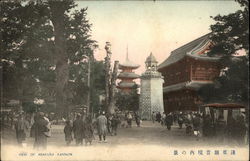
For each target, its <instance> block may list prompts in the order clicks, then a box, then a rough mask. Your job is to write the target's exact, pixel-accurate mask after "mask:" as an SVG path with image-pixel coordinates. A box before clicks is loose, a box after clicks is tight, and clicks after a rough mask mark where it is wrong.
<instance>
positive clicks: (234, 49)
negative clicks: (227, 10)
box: [199, 0, 249, 104]
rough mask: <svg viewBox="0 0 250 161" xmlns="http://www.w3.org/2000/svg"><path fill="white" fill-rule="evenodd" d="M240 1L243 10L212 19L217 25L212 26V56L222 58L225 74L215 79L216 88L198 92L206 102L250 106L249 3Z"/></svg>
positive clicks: (222, 73) (221, 62)
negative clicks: (234, 103)
mask: <svg viewBox="0 0 250 161" xmlns="http://www.w3.org/2000/svg"><path fill="white" fill-rule="evenodd" d="M237 2H238V3H240V5H241V6H242V7H243V9H242V10H238V11H236V12H235V13H231V14H229V15H225V16H221V15H218V16H216V17H213V18H214V20H215V21H216V23H215V24H213V25H211V30H212V34H211V40H212V41H213V48H212V49H211V51H210V52H209V54H210V56H214V55H216V54H219V55H220V56H221V59H220V62H219V63H220V64H221V65H222V72H221V75H220V76H219V77H218V78H216V80H215V85H207V86H204V87H203V88H201V89H200V90H199V93H200V95H201V96H202V98H203V99H204V102H239V103H244V104H248V91H249V86H248V83H249V79H248V69H249V41H248V40H249V1H247V0H237ZM239 53H240V55H239ZM242 53H244V54H242ZM237 54H238V55H237Z"/></svg>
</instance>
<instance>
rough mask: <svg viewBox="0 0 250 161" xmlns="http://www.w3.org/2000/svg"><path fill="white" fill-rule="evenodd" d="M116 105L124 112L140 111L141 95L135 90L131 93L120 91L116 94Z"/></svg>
mask: <svg viewBox="0 0 250 161" xmlns="http://www.w3.org/2000/svg"><path fill="white" fill-rule="evenodd" d="M115 105H116V106H117V107H118V108H119V109H120V110H122V111H124V110H130V111H137V110H138V109H139V95H138V93H137V89H136V88H134V89H132V90H131V91H130V92H123V91H119V92H118V93H117V94H116V103H115Z"/></svg>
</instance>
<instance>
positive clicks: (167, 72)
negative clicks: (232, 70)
mask: <svg viewBox="0 0 250 161" xmlns="http://www.w3.org/2000/svg"><path fill="white" fill-rule="evenodd" d="M211 45H212V43H211V40H209V34H207V35H204V36H202V37H200V38H198V39H196V40H193V41H191V42H189V43H187V44H185V45H183V46H181V47H179V48H177V49H176V50H174V51H172V52H171V54H170V56H169V57H168V58H167V59H166V60H165V61H164V62H163V63H161V64H160V65H159V66H158V71H159V72H161V73H162V75H163V77H164V84H163V99H164V111H165V112H166V113H169V112H172V111H196V110H198V106H199V104H201V103H202V101H201V98H200V97H199V95H198V94H197V90H198V89H199V88H200V87H202V86H203V85H205V84H208V83H213V80H214V78H215V77H216V76H219V74H220V66H219V64H218V60H219V57H209V56H207V54H206V53H207V52H208V51H209V48H210V47H211Z"/></svg>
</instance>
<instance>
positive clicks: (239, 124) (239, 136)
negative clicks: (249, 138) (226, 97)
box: [234, 114, 246, 145]
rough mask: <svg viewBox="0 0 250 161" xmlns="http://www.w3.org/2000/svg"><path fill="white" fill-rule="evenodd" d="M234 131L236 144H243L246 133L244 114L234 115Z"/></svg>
mask: <svg viewBox="0 0 250 161" xmlns="http://www.w3.org/2000/svg"><path fill="white" fill-rule="evenodd" d="M234 131H235V134H234V136H235V139H236V141H237V143H238V145H243V144H244V141H245V135H246V122H245V118H244V116H243V115H241V114H240V115H238V116H237V117H236V121H235V126H234ZM236 131H237V132H236Z"/></svg>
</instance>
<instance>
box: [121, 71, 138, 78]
mask: <svg viewBox="0 0 250 161" xmlns="http://www.w3.org/2000/svg"><path fill="white" fill-rule="evenodd" d="M139 77H140V76H139V75H138V74H135V73H133V72H121V73H120V74H119V75H118V78H139Z"/></svg>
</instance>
